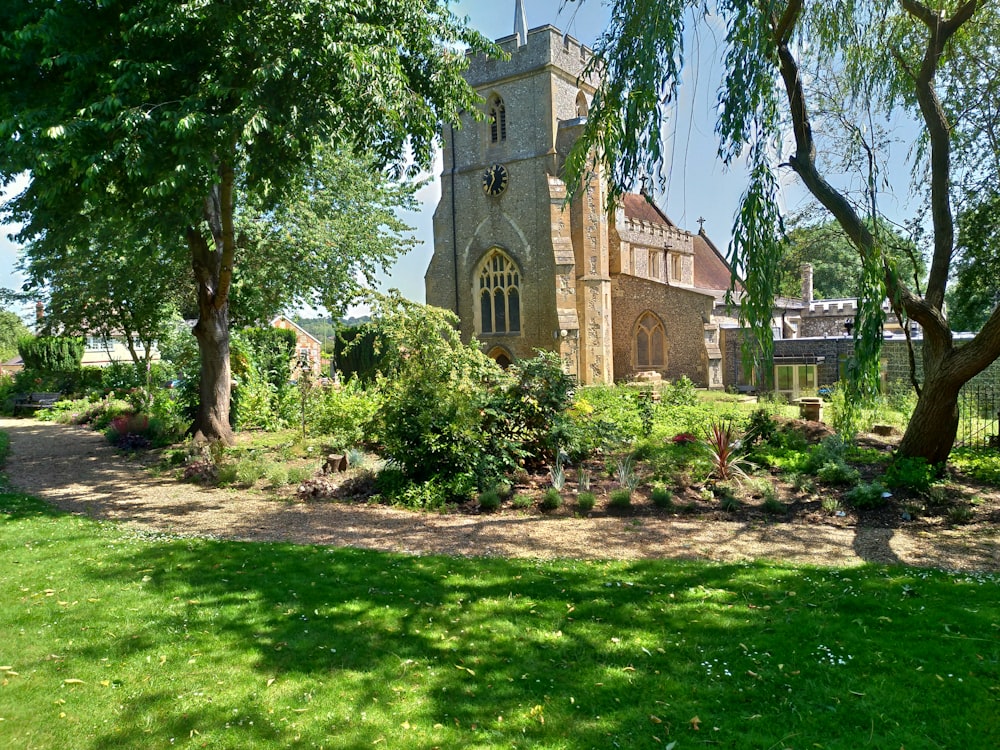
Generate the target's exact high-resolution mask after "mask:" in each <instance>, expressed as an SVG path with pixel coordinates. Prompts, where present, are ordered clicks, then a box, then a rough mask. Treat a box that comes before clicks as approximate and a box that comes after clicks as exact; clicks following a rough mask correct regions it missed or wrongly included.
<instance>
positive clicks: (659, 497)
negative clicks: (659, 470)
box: [650, 485, 674, 510]
mask: <svg viewBox="0 0 1000 750" xmlns="http://www.w3.org/2000/svg"><path fill="white" fill-rule="evenodd" d="M650 499H651V500H652V501H653V505H655V506H656V507H657V508H662V509H663V510H670V509H671V508H673V507H674V493H673V492H672V491H671V490H670V489H669V488H667V487H664V486H663V485H656V486H655V487H653V490H652V492H651V493H650Z"/></svg>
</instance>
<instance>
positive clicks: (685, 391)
mask: <svg viewBox="0 0 1000 750" xmlns="http://www.w3.org/2000/svg"><path fill="white" fill-rule="evenodd" d="M660 402H661V403H663V404H667V405H668V406H694V405H695V404H697V403H698V393H697V391H696V390H695V387H694V383H693V382H691V379H690V378H688V376H687V375H681V377H680V378H679V379H678V380H675V381H674V382H673V383H669V384H667V385H665V386H663V388H662V389H661V390H660Z"/></svg>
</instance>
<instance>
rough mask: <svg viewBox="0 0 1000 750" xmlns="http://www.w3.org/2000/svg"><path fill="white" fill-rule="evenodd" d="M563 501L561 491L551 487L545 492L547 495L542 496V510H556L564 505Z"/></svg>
mask: <svg viewBox="0 0 1000 750" xmlns="http://www.w3.org/2000/svg"><path fill="white" fill-rule="evenodd" d="M562 502H563V499H562V495H560V494H559V490H557V489H556V488H555V487H549V488H548V489H547V490H545V494H544V495H542V502H541V506H542V510H555V509H556V508H558V507H560V506H561V505H562Z"/></svg>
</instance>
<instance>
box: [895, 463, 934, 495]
mask: <svg viewBox="0 0 1000 750" xmlns="http://www.w3.org/2000/svg"><path fill="white" fill-rule="evenodd" d="M938 474H939V472H938V469H937V467H934V466H931V465H930V464H929V463H927V459H925V458H920V457H914V456H896V457H895V458H894V459H893V461H892V463H890V464H889V466H888V468H887V469H886V470H885V476H884V477H883V481H884V482H885V484H886V486H887V487H894V488H895V487H905V488H906V489H910V490H915V491H917V492H926V491H927V490H928V489H930V486H931V483H932V482H934V480H936V479H937V477H938Z"/></svg>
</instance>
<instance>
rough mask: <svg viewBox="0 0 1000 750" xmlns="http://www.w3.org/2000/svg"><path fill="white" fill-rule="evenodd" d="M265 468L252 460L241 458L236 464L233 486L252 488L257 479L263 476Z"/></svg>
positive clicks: (257, 461) (255, 460)
mask: <svg viewBox="0 0 1000 750" xmlns="http://www.w3.org/2000/svg"><path fill="white" fill-rule="evenodd" d="M265 471H266V466H264V465H262V464H261V462H260V461H259V460H257V459H254V458H243V459H240V460H239V461H237V462H236V475H235V481H234V484H237V485H239V486H240V487H252V486H253V485H254V484H255V483H256V482H257V480H258V479H260V478H261V477H263V476H264V473H265Z"/></svg>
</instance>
